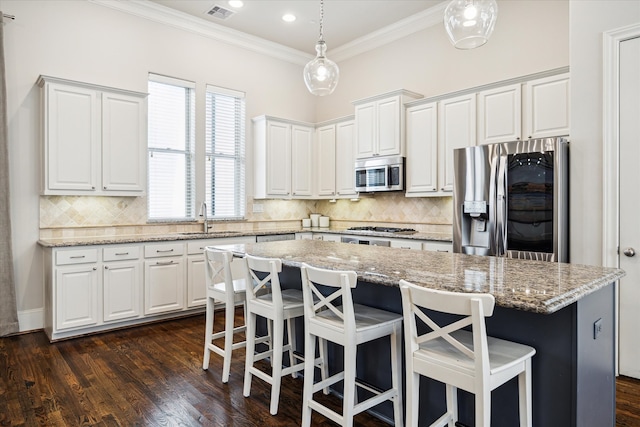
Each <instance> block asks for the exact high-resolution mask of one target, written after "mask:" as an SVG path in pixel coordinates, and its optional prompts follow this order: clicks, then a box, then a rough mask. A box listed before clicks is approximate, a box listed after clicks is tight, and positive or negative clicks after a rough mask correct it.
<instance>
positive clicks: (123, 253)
mask: <svg viewBox="0 0 640 427" xmlns="http://www.w3.org/2000/svg"><path fill="white" fill-rule="evenodd" d="M121 255H129V252H116V256H121Z"/></svg>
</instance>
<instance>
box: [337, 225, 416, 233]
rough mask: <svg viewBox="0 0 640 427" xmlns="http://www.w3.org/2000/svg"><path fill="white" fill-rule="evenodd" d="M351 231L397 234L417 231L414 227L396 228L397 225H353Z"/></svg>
mask: <svg viewBox="0 0 640 427" xmlns="http://www.w3.org/2000/svg"><path fill="white" fill-rule="evenodd" d="M347 230H349V231H375V232H378V233H395V234H413V233H415V232H416V230H414V229H413V228H396V227H370V226H369V227H351V228H348V229H347Z"/></svg>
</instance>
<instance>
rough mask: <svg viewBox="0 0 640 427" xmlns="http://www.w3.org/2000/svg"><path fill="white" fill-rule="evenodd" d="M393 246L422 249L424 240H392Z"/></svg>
mask: <svg viewBox="0 0 640 427" xmlns="http://www.w3.org/2000/svg"><path fill="white" fill-rule="evenodd" d="M391 247H392V248H398V249H413V250H418V251H421V250H422V241H420V240H410V239H398V240H391Z"/></svg>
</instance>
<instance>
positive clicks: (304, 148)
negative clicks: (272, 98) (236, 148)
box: [253, 116, 314, 199]
mask: <svg viewBox="0 0 640 427" xmlns="http://www.w3.org/2000/svg"><path fill="white" fill-rule="evenodd" d="M253 122H254V126H253V129H254V198H256V199H265V198H276V199H278V198H285V199H287V198H292V197H295V198H310V197H311V196H312V195H313V185H314V179H313V164H312V160H313V159H312V156H313V135H314V128H313V127H312V126H307V125H303V124H299V123H293V122H289V121H286V120H283V119H276V118H272V117H267V116H260V117H256V118H254V119H253Z"/></svg>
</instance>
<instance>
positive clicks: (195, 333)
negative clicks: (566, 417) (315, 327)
mask: <svg viewBox="0 0 640 427" xmlns="http://www.w3.org/2000/svg"><path fill="white" fill-rule="evenodd" d="M221 317H222V316H217V318H218V319H220V318H221ZM203 336H204V315H199V316H194V317H189V318H184V319H180V320H173V321H167V322H162V323H155V324H152V325H147V326H141V327H136V328H131V329H124V330H120V331H114V332H109V333H103V334H99V335H93V336H88V337H83V338H76V339H72V340H67V341H62V342H57V343H53V344H50V343H49V342H48V340H47V338H46V336H45V335H44V333H43V332H34V333H29V334H23V335H17V336H13V337H7V338H0V426H35V425H39V426H176V425H180V426H192V425H206V426H260V427H271V426H295V425H299V424H300V412H301V397H302V396H301V395H302V381H301V380H300V379H293V378H291V377H290V376H289V377H285V378H284V379H283V385H282V394H281V396H280V407H279V412H278V415H276V416H271V415H270V414H269V397H270V388H269V386H268V385H267V384H265V383H264V382H263V381H261V380H259V379H257V378H254V380H253V383H252V389H251V397H249V398H245V397H243V396H242V383H243V372H244V354H243V351H244V350H239V351H237V352H236V354H237V358H236V359H235V360H234V361H233V362H232V365H231V377H230V380H229V383H228V384H222V381H221V380H220V376H221V369H222V359H221V358H220V357H219V356H217V355H215V354H213V353H212V355H211V364H210V367H209V370H208V371H203V370H202V347H203ZM326 401H327V402H329V404H330V405H335V406H336V408H339V407H340V406H339V405H340V402H341V401H340V400H339V399H338V398H336V397H335V396H327V397H326ZM355 424H356V425H360V426H372V427H378V426H386V425H387V424H385V423H383V422H382V421H380V420H378V419H376V418H374V417H372V416H370V415H368V414H360V415H358V416H357V417H356V422H355ZM313 425H314V426H325V425H333V424H332V423H331V422H330V421H328V420H326V419H325V418H324V417H322V416H321V415H318V414H317V413H314V415H313ZM616 425H617V426H620V427H630V426H640V381H639V380H634V379H630V378H619V379H618V381H617V423H616Z"/></svg>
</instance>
